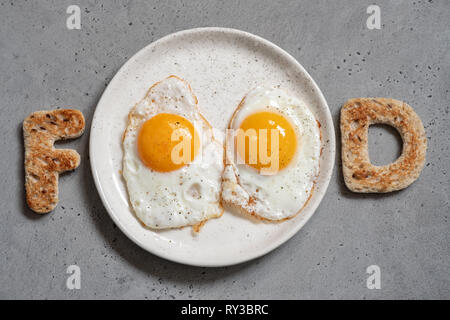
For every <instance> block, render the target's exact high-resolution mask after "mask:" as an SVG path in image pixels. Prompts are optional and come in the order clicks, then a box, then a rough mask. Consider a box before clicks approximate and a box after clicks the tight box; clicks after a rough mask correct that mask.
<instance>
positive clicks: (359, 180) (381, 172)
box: [341, 98, 427, 193]
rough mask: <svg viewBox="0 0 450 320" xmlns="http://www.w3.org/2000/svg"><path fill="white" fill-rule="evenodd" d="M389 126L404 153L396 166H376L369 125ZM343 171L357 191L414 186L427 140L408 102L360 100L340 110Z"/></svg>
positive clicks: (380, 99) (347, 103)
mask: <svg viewBox="0 0 450 320" xmlns="http://www.w3.org/2000/svg"><path fill="white" fill-rule="evenodd" d="M377 123H381V124H387V125H390V126H392V127H394V128H395V129H397V131H398V132H399V133H400V136H401V138H402V140H403V151H402V154H401V155H400V157H399V158H398V159H397V160H396V161H395V162H393V163H391V164H388V165H385V166H375V165H373V164H371V163H370V159H369V151H368V133H369V126H370V125H372V124H377ZM341 140H342V170H343V173H344V180H345V184H346V185H347V187H348V188H349V189H350V190H351V191H354V192H361V193H384V192H391V191H396V190H401V189H404V188H406V187H407V186H409V185H410V184H411V183H413V182H414V181H415V180H416V179H417V178H418V177H419V175H420V172H421V171H422V168H423V166H424V163H425V154H426V149H427V139H426V136H425V129H424V127H423V124H422V121H421V120H420V118H419V116H418V115H417V114H416V113H415V112H414V110H413V109H412V108H411V107H410V106H409V105H408V104H406V103H404V102H402V101H399V100H395V99H386V98H357V99H351V100H349V101H347V102H346V103H345V104H344V106H343V107H342V109H341Z"/></svg>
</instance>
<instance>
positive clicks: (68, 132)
mask: <svg viewBox="0 0 450 320" xmlns="http://www.w3.org/2000/svg"><path fill="white" fill-rule="evenodd" d="M84 125H85V122H84V117H83V114H82V113H81V112H80V111H78V110H70V109H66V110H51V111H37V112H34V113H32V114H30V115H29V116H28V117H27V118H26V119H25V120H24V122H23V136H24V141H25V189H26V200H27V203H28V206H29V207H30V208H31V209H32V210H33V211H35V212H37V213H47V212H50V211H52V210H53V209H54V208H55V207H56V205H57V203H58V177H59V173H61V172H64V171H68V170H73V169H75V168H76V167H78V165H79V164H80V155H79V154H78V153H77V152H76V151H75V150H70V149H55V148H54V147H53V144H54V142H55V141H57V140H64V139H73V138H77V137H79V136H80V135H81V134H82V133H83V131H84Z"/></svg>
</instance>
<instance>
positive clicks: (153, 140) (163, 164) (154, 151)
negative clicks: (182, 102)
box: [137, 113, 200, 172]
mask: <svg viewBox="0 0 450 320" xmlns="http://www.w3.org/2000/svg"><path fill="white" fill-rule="evenodd" d="M199 145H200V140H199V136H198V133H197V131H196V130H195V128H194V126H193V125H192V123H191V122H190V121H189V120H187V119H186V118H184V117H182V116H179V115H175V114H168V113H160V114H158V115H156V116H154V117H153V118H151V119H149V120H147V121H146V122H145V123H144V124H143V125H142V128H141V130H140V132H139V136H138V139H137V148H138V153H139V157H140V158H141V160H142V162H143V163H144V164H145V165H146V166H147V167H149V168H151V169H153V170H156V171H160V172H169V171H174V170H177V169H179V168H181V167H183V166H185V165H186V164H188V163H190V162H192V161H193V160H194V158H195V156H196V155H197V153H198V150H199Z"/></svg>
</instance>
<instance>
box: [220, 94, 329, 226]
mask: <svg viewBox="0 0 450 320" xmlns="http://www.w3.org/2000/svg"><path fill="white" fill-rule="evenodd" d="M225 147H226V166H225V170H224V174H223V182H222V198H223V201H224V202H225V203H228V204H230V205H232V206H234V207H238V208H239V209H240V210H241V211H244V212H246V213H249V214H252V215H254V216H256V217H258V218H261V219H263V220H270V221H280V220H284V219H288V218H292V217H293V216H295V215H296V214H297V213H299V212H300V211H301V209H302V208H303V207H304V205H305V204H306V203H307V201H308V199H309V198H310V196H311V194H312V192H313V187H314V183H315V180H316V178H317V175H318V173H319V158H320V150H321V140H320V129H319V125H318V122H317V121H316V119H315V117H314V115H313V113H312V112H311V111H310V110H309V109H308V107H307V106H306V105H305V104H304V103H303V102H302V101H301V100H299V99H298V98H296V97H294V96H291V95H289V94H288V93H286V92H285V91H283V90H281V89H279V88H262V87H259V88H256V89H254V90H252V91H251V92H250V93H248V94H247V96H246V97H245V98H244V99H243V100H242V101H241V103H240V105H239V106H238V108H237V109H236V111H235V113H234V115H233V117H232V119H231V121H230V125H229V131H228V133H227V139H226V146H225Z"/></svg>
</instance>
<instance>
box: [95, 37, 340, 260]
mask: <svg viewBox="0 0 450 320" xmlns="http://www.w3.org/2000/svg"><path fill="white" fill-rule="evenodd" d="M171 74H175V75H178V76H180V77H182V78H184V79H186V80H187V81H188V82H189V83H190V84H191V86H192V88H193V91H194V92H195V94H196V95H197V97H198V100H199V107H200V109H201V112H202V113H203V115H205V116H206V118H207V119H208V120H209V122H210V123H211V124H212V125H213V126H214V127H215V128H217V129H219V130H221V131H224V130H225V128H226V126H227V124H228V121H229V120H230V118H231V115H232V113H233V111H234V110H235V108H236V107H237V105H238V104H239V102H240V100H241V99H242V97H243V96H244V95H245V94H246V92H247V91H249V90H250V89H251V88H253V87H255V86H258V85H266V86H272V85H281V87H282V88H284V89H286V90H287V91H289V92H292V93H295V95H296V96H297V97H299V98H300V99H302V100H303V101H304V102H305V103H306V104H307V105H308V106H309V108H310V109H311V110H312V111H313V113H314V114H315V116H316V118H317V119H318V120H319V121H320V123H321V125H322V127H321V130H322V137H323V153H322V156H321V159H320V160H321V162H320V176H319V179H318V181H317V184H316V187H315V190H314V193H313V196H312V198H311V199H310V201H309V202H308V204H307V206H306V207H305V208H304V209H303V211H302V212H301V213H300V214H299V215H297V216H296V217H295V218H293V219H291V220H288V221H285V222H283V223H264V222H255V221H254V220H250V219H248V218H247V217H244V216H241V215H239V214H236V213H232V212H228V211H225V213H224V215H223V216H222V217H221V218H219V219H212V220H209V221H208V222H207V223H206V224H205V226H204V227H203V228H202V230H201V232H200V233H199V234H198V235H196V236H195V235H193V233H192V231H191V228H190V227H187V228H183V229H176V230H165V231H152V230H149V229H147V228H144V227H143V226H142V225H141V224H140V223H139V222H138V221H137V219H136V217H135V216H134V215H133V213H132V211H131V210H132V209H131V207H130V205H129V202H128V196H127V192H126V188H125V183H124V180H123V178H122V176H121V174H120V170H121V169H122V163H121V161H122V147H121V138H122V133H123V131H124V129H125V127H126V124H127V115H128V112H129V111H130V109H131V108H132V107H133V106H134V105H135V104H136V103H137V102H138V101H139V100H141V99H142V98H143V97H144V95H145V93H146V91H147V89H148V88H149V87H150V86H151V85H152V84H153V83H154V82H156V81H158V80H161V79H164V78H166V77H167V76H169V75H171ZM334 156H335V136H334V129H333V122H332V119H331V115H330V111H329V109H328V106H327V103H326V101H325V99H324V97H323V95H322V93H321V92H320V89H319V88H318V87H317V85H316V84H315V82H314V80H313V79H312V78H311V77H310V76H309V74H308V73H307V72H306V71H305V70H304V69H303V67H302V66H301V65H300V64H299V63H298V62H297V61H296V60H295V59H294V58H293V57H292V56H290V55H289V54H288V53H286V52H285V51H283V50H282V49H280V48H279V47H277V46H276V45H274V44H273V43H271V42H269V41H267V40H264V39H262V38H260V37H257V36H255V35H252V34H249V33H246V32H243V31H238V30H233V29H223V28H200V29H192V30H186V31H181V32H177V33H174V34H171V35H168V36H166V37H164V38H162V39H160V40H158V41H156V42H154V43H152V44H150V45H148V46H147V47H145V48H144V49H142V50H141V51H139V52H138V53H137V54H136V55H134V56H133V57H132V58H131V59H129V61H128V62H127V63H125V65H124V66H123V67H122V68H121V69H120V70H119V71H118V72H117V74H116V75H115V77H114V78H113V79H112V81H111V83H110V84H109V85H108V87H107V88H106V90H105V92H104V93H103V96H102V98H101V99H100V102H99V103H98V106H97V109H96V111H95V114H94V119H93V121H92V129H91V137H90V159H91V167H92V173H93V176H94V180H95V184H96V186H97V189H98V192H99V193H100V196H101V198H102V201H103V204H104V205H105V207H106V209H107V211H108V212H109V214H110V215H111V217H112V219H113V220H114V222H115V223H116V224H117V226H119V228H120V229H121V230H122V231H123V232H124V233H125V234H126V235H127V236H128V237H129V238H130V239H131V240H133V241H134V242H135V243H136V244H138V245H139V246H141V247H142V248H144V249H145V250H147V251H149V252H151V253H153V254H156V255H158V256H160V257H163V258H166V259H169V260H172V261H176V262H180V263H184V264H189V265H196V266H226V265H232V264H236V263H240V262H244V261H248V260H251V259H254V258H257V257H259V256H261V255H263V254H265V253H267V252H269V251H271V250H273V249H275V248H276V247H278V246H279V245H281V244H282V243H284V242H285V241H287V240H288V239H289V238H291V237H292V236H293V235H294V234H295V233H296V232H297V231H298V230H300V228H301V227H302V226H303V225H304V224H305V223H306V221H308V219H309V218H310V217H311V216H312V215H313V213H314V211H315V210H316V208H317V206H318V205H319V203H320V201H321V199H322V197H323V196H324V194H325V191H326V189H327V186H328V182H329V181H330V177H331V173H332V170H333V166H334Z"/></svg>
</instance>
